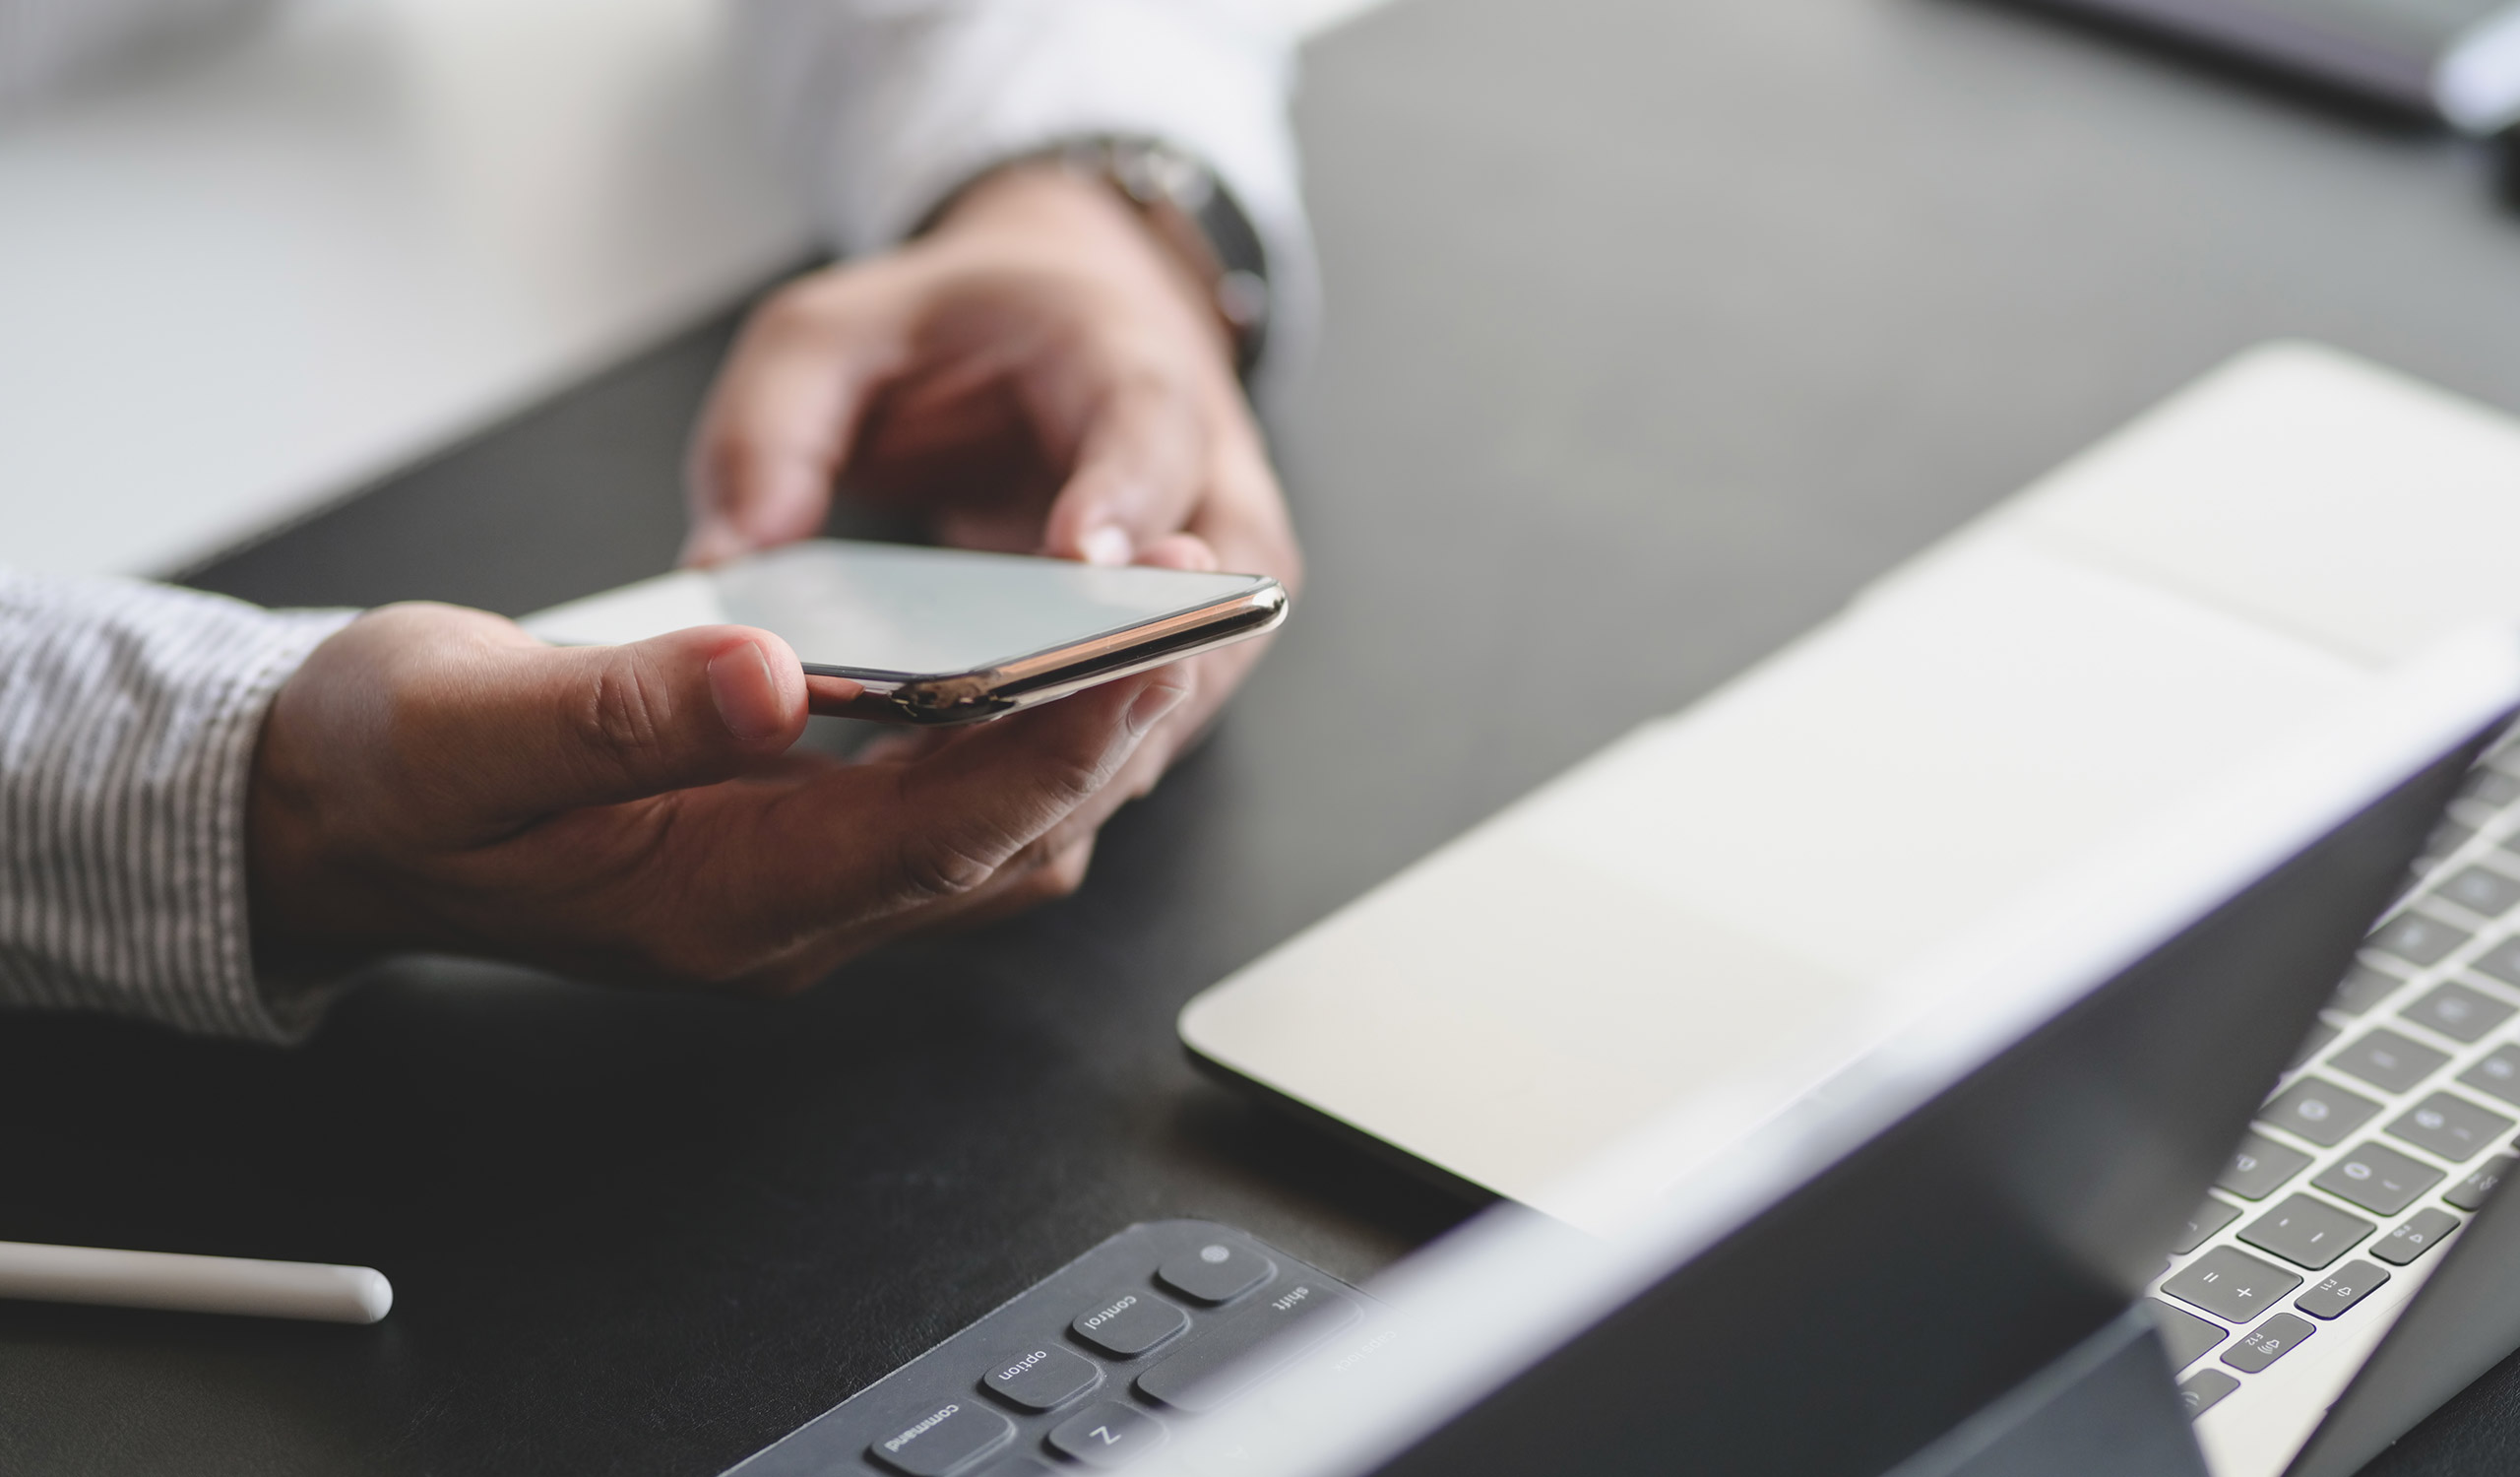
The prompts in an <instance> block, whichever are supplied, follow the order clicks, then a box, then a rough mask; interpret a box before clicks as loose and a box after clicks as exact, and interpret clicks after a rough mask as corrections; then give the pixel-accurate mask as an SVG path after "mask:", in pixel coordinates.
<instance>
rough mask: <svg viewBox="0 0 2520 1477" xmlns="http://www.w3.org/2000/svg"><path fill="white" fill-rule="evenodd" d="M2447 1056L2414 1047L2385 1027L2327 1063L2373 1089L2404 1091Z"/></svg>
mask: <svg viewBox="0 0 2520 1477" xmlns="http://www.w3.org/2000/svg"><path fill="white" fill-rule="evenodd" d="M2447 1060H2450V1059H2449V1058H2448V1057H2445V1056H2443V1055H2442V1054H2441V1053H2439V1052H2436V1051H2434V1050H2432V1048H2430V1047H2428V1046H2417V1045H2416V1044H2415V1043H2414V1042H2412V1041H2409V1040H2407V1039H2406V1038H2405V1037H2403V1036H2400V1035H2399V1034H2398V1033H2397V1032H2395V1031H2392V1030H2390V1029H2389V1028H2388V1027H2386V1026H2378V1027H2374V1028H2373V1029H2371V1030H2368V1031H2365V1032H2363V1033H2362V1035H2361V1036H2359V1037H2357V1038H2355V1041H2354V1044H2353V1045H2352V1046H2349V1047H2347V1048H2346V1049H2345V1050H2344V1051H2341V1052H2339V1053H2337V1054H2336V1055H2335V1056H2333V1057H2330V1058H2329V1059H2327V1064H2328V1065H2330V1066H2332V1067H2335V1068H2336V1069H2337V1070H2338V1071H2341V1072H2343V1073H2345V1074H2346V1075H2347V1076H2349V1077H2361V1078H2362V1080H2363V1081H2365V1082H2368V1083H2370V1084H2371V1085H2372V1086H2374V1087H2381V1088H2386V1089H2387V1090H2389V1091H2390V1092H2404V1091H2406V1090H2407V1089H2408V1088H2410V1087H2413V1086H2414V1085H2415V1084H2416V1083H2418V1082H2421V1081H2423V1080H2424V1079H2425V1078H2426V1077H2428V1076H2431V1075H2432V1073H2433V1071H2434V1070H2435V1069H2436V1068H2438V1067H2439V1066H2440V1065H2441V1063H2442V1062H2444V1061H2447Z"/></svg>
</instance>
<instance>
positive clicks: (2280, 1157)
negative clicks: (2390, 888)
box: [2151, 745, 2520, 1417]
mask: <svg viewBox="0 0 2520 1477" xmlns="http://www.w3.org/2000/svg"><path fill="white" fill-rule="evenodd" d="M2426 850H2427V852H2428V855H2427V856H2426V857H2425V860H2423V861H2422V862H2419V863H2418V864H2417V865H2416V877H2417V880H2416V882H2415V884H2414V886H2413V887H2412V888H2411V889H2410V890H2409V891H2408V892H2407V894H2406V895H2405V896H2404V897H2402V898H2400V899H2399V901H2398V902H2397V904H2396V905H2395V906H2394V907H2393V908H2392V910H2391V912H2390V914H2389V916H2388V917H2387V918H2386V919H2384V920H2383V921H2382V922H2381V924H2380V926H2379V927H2378V928H2376V929H2374V930H2372V931H2371V934H2370V937H2369V938H2368V939H2367V940H2365V943H2364V946H2363V949H2362V958H2361V960H2360V961H2359V962H2358V963H2357V964H2356V965H2355V967H2354V968H2353V970H2352V971H2351V972H2349V973H2348V974H2347V975H2346V977H2345V980H2344V982H2343V983H2342V984H2340V985H2339V986H2338V987H2337V990H2336V994H2335V995H2334V996H2332V997H2331V998H2330V999H2329V1000H2328V1002H2327V1006H2326V1008H2325V1009H2324V1010H2323V1011H2322V1012H2321V1018H2320V1021H2319V1024H2318V1025H2317V1027H2316V1028H2315V1029H2314V1030H2312V1032H2311V1033H2310V1037H2309V1039H2308V1040H2307V1041H2306V1042H2304V1043H2303V1044H2302V1047H2301V1050H2300V1051H2299V1053H2298V1054H2296V1055H2295V1057H2294V1059H2293V1064H2292V1065H2291V1066H2290V1067H2288V1068H2287V1069H2286V1071H2285V1074H2284V1077H2283V1079H2282V1080H2281V1081H2280V1082H2279V1083H2278V1084H2277V1088H2276V1091H2275V1092H2274V1093H2273V1095H2271V1096H2270V1097H2268V1098H2267V1100H2266V1103H2265V1106H2264V1107H2262V1108H2260V1109H2259V1110H2258V1113H2257V1122H2256V1124H2255V1125H2254V1126H2252V1127H2251V1128H2250V1130H2249V1132H2248V1133H2247V1134H2246V1135H2244V1136H2243V1137H2242V1138H2241V1140H2240V1143H2239V1146H2238V1147H2237V1148H2236V1149H2235V1150H2233V1153H2232V1157H2231V1159H2230V1160H2229V1161H2228V1162H2227V1163H2225V1165H2224V1166H2223V1172H2222V1174H2221V1175H2220V1176H2219V1177H2218V1178H2217V1179H2216V1180H2215V1182H2214V1189H2213V1191H2212V1192H2211V1193H2209V1194H2208V1195H2207V1196H2206V1198H2205V1203H2204V1204H2203V1205H2200V1206H2198V1207H2197V1210H2196V1212H2195V1214H2194V1215H2193V1216H2191V1217H2190V1218H2189V1220H2188V1223H2187V1228H2186V1231H2185V1233H2184V1234H2183V1235H2182V1236H2181V1237H2180V1238H2179V1241H2178V1244H2177V1247H2176V1248H2175V1254H2173V1256H2172V1257H2171V1260H2170V1265H2169V1267H2168V1268H2167V1269H2166V1270H2165V1271H2164V1273H2163V1275H2162V1277H2161V1279H2160V1280H2159V1281H2158V1282H2156V1283H2155V1284H2154V1286H2153V1289H2152V1300H2151V1310H2152V1313H2153V1316H2154V1318H2155V1321H2157V1322H2158V1323H2159V1324H2160V1325H2161V1329H2162V1337H2163V1342H2164V1344H2165V1345H2166V1346H2167V1347H2168V1348H2169V1349H2170V1354H2171V1362H2172V1365H2173V1367H2174V1368H2175V1369H2176V1370H2177V1371H2178V1374H2179V1386H2178V1387H2179V1393H2180V1395H2181V1397H2182V1398H2183V1399H2184V1400H2185V1401H2186V1403H2187V1409H2188V1414H2189V1415H2190V1416H2191V1417H2193V1416H2197V1415H2202V1414H2203V1413H2204V1412H2205V1411H2206V1410H2208V1409H2210V1408H2212V1407H2213V1406H2214V1405H2215V1403H2216V1402H2218V1401H2220V1400H2223V1399H2224V1398H2226V1397H2228V1396H2229V1395H2231V1394H2232V1393H2233V1392H2234V1391H2235V1390H2237V1389H2239V1388H2241V1387H2242V1385H2243V1384H2244V1383H2245V1382H2246V1381H2248V1380H2250V1379H2280V1378H2282V1368H2283V1365H2282V1361H2283V1360H2284V1358H2285V1356H2286V1355H2288V1354H2290V1353H2292V1352H2293V1350H2294V1349H2296V1348H2298V1347H2299V1346H2300V1345H2301V1344H2303V1343H2305V1342H2308V1341H2309V1340H2311V1339H2314V1338H2318V1337H2320V1336H2322V1335H2323V1334H2324V1335H2325V1336H2327V1337H2331V1338H2333V1337H2337V1336H2340V1335H2341V1334H2342V1333H2344V1332H2346V1331H2348V1330H2351V1329H2353V1328H2355V1327H2356V1326H2357V1323H2358V1321H2359V1320H2361V1319H2364V1318H2372V1317H2380V1316H2387V1315H2388V1313H2389V1312H2390V1311H2391V1310H2393V1309H2395V1308H2397V1307H2400V1306H2403V1298H2400V1297H2393V1298H2388V1299H2382V1300H2379V1301H2377V1302H2373V1301H2367V1300H2369V1299H2370V1295H2371V1294H2373V1293H2375V1292H2377V1291H2379V1290H2380V1289H2381V1288H2383V1287H2387V1286H2388V1285H2389V1284H2390V1283H2391V1281H2392V1280H2396V1281H2398V1282H2400V1283H2401V1284H2402V1285H2401V1286H2400V1288H2399V1289H2398V1291H2399V1292H2400V1293H2403V1292H2405V1291H2406V1287H2405V1286H2404V1285H2403V1284H2410V1283H2413V1282H2416V1281H2420V1280H2421V1279H2422V1278H2423V1277H2424V1276H2425V1275H2426V1274H2428V1273H2429V1272H2430V1270H2431V1260H2430V1257H2431V1253H2432V1251H2433V1249H2434V1248H2435V1247H2437V1246H2439V1245H2440V1243H2441V1242H2442V1241H2443V1240H2444V1239H2445V1238H2448V1237H2450V1236H2453V1235H2456V1234H2457V1232H2458V1230H2459V1227H2460V1226H2461V1225H2462V1224H2463V1223H2464V1221H2465V1219H2466V1217H2467V1215H2469V1214H2471V1213H2473V1212H2474V1211H2475V1210H2476V1209H2477V1208H2478V1207H2479V1206H2481V1205H2483V1204H2484V1203H2485V1202H2486V1199H2487V1197H2488V1195H2490V1194H2492V1193H2493V1190H2494V1188H2496V1187H2497V1186H2499V1185H2500V1184H2501V1183H2502V1181H2503V1179H2504V1178H2505V1177H2507V1176H2508V1175H2509V1174H2510V1173H2511V1171H2512V1170H2513V1168H2514V1167H2515V1166H2520V1157H2515V1153H2520V1142H2515V1141H2514V1138H2513V1135H2514V1131H2515V1129H2520V745H2513V746H2507V747H2505V748H2504V749H2503V750H2502V751H2500V752H2499V753H2497V754H2496V755H2495V756H2494V757H2493V758H2492V760H2490V761H2489V762H2488V764H2487V765H2485V766H2483V767H2481V768H2480V769H2478V770H2477V772H2476V773H2475V774H2474V775H2472V776H2471V777H2470V779H2469V783H2468V785H2467V788H2466V789H2465V791H2463V792H2462V794H2461V796H2460V798H2459V800H2458V801H2457V803H2454V804H2453V805H2452V807H2451V812H2450V816H2449V818H2448V819H2447V820H2445V821H2444V822H2443V823H2442V825H2441V827H2440V829H2438V830H2437V831H2435V832H2434V833H2433V836H2432V840H2431V841H2430V843H2429V844H2428V846H2427V848H2426ZM2383 1304H2385V1305H2386V1306H2385V1307H2383V1306H2382V1305H2383Z"/></svg>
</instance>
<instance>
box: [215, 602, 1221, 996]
mask: <svg viewBox="0 0 2520 1477" xmlns="http://www.w3.org/2000/svg"><path fill="white" fill-rule="evenodd" d="M1194 683H1195V678H1194V677H1192V676H1191V674H1189V673H1188V672H1187V671H1185V670H1184V669H1183V668H1179V667H1175V668H1172V669H1167V670H1166V671H1162V672H1156V673H1150V674H1145V675H1142V676H1138V677H1134V678H1130V679H1127V680H1123V681H1117V682H1112V683H1109V684H1106V685H1104V686H1102V687H1098V688H1095V689H1093V690H1091V691H1088V692H1085V693H1081V694H1079V695H1077V696H1075V697H1072V698H1068V699H1066V700H1064V701H1061V702H1057V703H1053V704H1050V705H1048V706H1046V707H1043V708H1040V709H1037V710H1034V711H1031V712H1026V713H1020V714H1017V715H1015V716H1013V717H1010V718H1007V719H1003V720H1000V721H998V722H996V723H992V724H989V725H987V726H985V727H984V728H982V729H980V730H978V731H976V732H972V733H970V734H967V735H965V736H963V737H961V738H958V739H957V740H956V741H954V742H951V743H947V744H941V745H935V746H932V747H931V748H929V749H928V750H926V751H925V752H923V753H921V754H920V755H918V756H917V757H914V758H911V759H907V760H895V761H870V762H861V763H853V764H851V763H842V762H840V761H838V760H832V759H827V758H823V757H821V756H818V755H811V754H791V753H789V752H788V747H789V745H790V744H792V743H793V742H794V741H795V739H796V738H797V737H798V735H800V734H801V733H802V732H803V730H804V725H805V711H806V693H805V678H804V675H803V674H802V672H801V670H800V669H799V667H798V665H797V661H796V657H795V654H794V653H793V652H791V651H789V650H788V646H787V644H786V643H785V642H783V641H781V640H780V639H779V638H778V637H777V636H774V635H771V634H769V633H768V632H766V631H759V630H753V629H749V628H747V627H743V626H703V627H700V628H697V629H693V630H687V631H679V632H676V633H674V634H672V635H669V636H660V637H658V638H656V639H654V640H651V641H643V642H640V643H638V644H637V645H634V646H621V647H586V648H576V649H568V648H553V647H546V646H544V645H542V644H541V643H539V642H537V641H536V640H535V639H534V638H532V637H530V636H528V635H526V634H525V633H524V632H523V631H521V630H519V629H518V628H517V627H516V626H515V625H513V624H511V623H510V622H508V621H505V620H502V619H500V618H499V617H497V616H495V615H487V614H483V613H482V612H480V611H477V610H458V609H455V608H452V607H446V606H392V607H387V608H385V609H383V610H376V611H372V612H370V613H369V614H367V615H364V616H362V617H360V618H359V619H357V620H355V621H353V622H351V623H350V624H349V625H348V626H347V627H346V628H345V629H343V630H342V631H341V632H340V633H339V634H337V635H335V636H334V637H333V638H332V639H331V640H329V641H327V642H325V643H324V644H323V645H322V646H320V647H318V648H317V649H316V651H315V653H314V655H313V656H312V657H311V658H309V659H308V661H307V662H306V664H305V666H304V667H302V668H300V669H299V671H298V672H297V673H296V674H294V675H293V676H292V677H290V679H289V680H288V682H287V684H286V685H285V686H284V687H283V688H282V689H281V692H280V695H279V697H278V699H277V700H276V701H275V702H274V704H273V707H272V712H271V715H270V717H269V718H268V719H267V720H266V722H265V724H264V728H263V735H262V741H261V745H260V747H259V748H258V750H257V751H256V755H255V763H254V774H253V781H252V788H251V794H250V796H249V800H248V822H247V824H248V831H247V851H248V861H249V867H250V872H251V889H252V893H251V895H252V908H253V930H254V938H255V952H256V955H257V959H258V962H259V963H260V964H261V965H262V966H263V967H264V968H265V969H266V970H269V971H271V972H273V973H275V974H279V975H281V976H283V977H287V976H290V975H312V974H317V973H325V972H330V971H333V970H337V969H340V968H342V967H344V966H347V965H348V964H352V963H355V962H357V961H359V960H361V959H364V958H367V957H372V956H374V955H378V954H382V953H385V952H390V951H394V950H403V949H442V950H448V951H456V952H465V953H473V954H481V955H487V956H492V957H499V958H508V959H517V960H521V961H525V962H528V963H534V964H541V965H546V966H549V967H553V968H559V969H565V970H570V971H575V972H582V973H592V974H595V975H599V976H602V977H608V978H614V979H630V980H653V981H662V982H680V983H698V984H706V985H715V986H724V987H728V988H732V989H737V990H743V991H748V992H771V993H777V992H786V991H791V990H796V989H801V988H802V987H804V986H805V985H807V984H810V983H812V982H813V981H814V980H816V979H818V978H820V977H821V976H822V975H823V974H824V973H826V972H827V971H828V970H830V969H831V967H832V966H833V965H835V964H837V963H838V962H839V961H840V960H841V959H843V958H845V957H847V956H848V955H850V954H851V953H854V952H857V951H858V950H860V949H863V948H866V947H868V946H870V945H872V944H874V943H877V942H880V941H881V940H883V939H884V938H887V937H889V936H892V935H893V934H896V933H899V932H902V931H907V930H910V929H913V928H916V927H921V926H925V925H928V924H933V923H938V922H943V921H946V920H949V919H971V918H976V917H981V916H987V915H990V914H993V913H996V912H1001V911H1005V910H1007V909H1011V908H1014V907H1020V906H1022V905H1024V904H1026V903H1028V902H1031V901H1034V900H1036V899H1039V898H1040V897H1043V896H1047V895H1051V894H1055V893H1057V892H1061V891H1065V890H1067V889H1069V888H1072V887H1073V886H1075V884H1076V882H1077V880H1078V878H1079V877H1081V875H1082V872H1083V867H1084V861H1085V856H1086V853H1087V850H1088V848H1089V847H1090V845H1091V838H1092V835H1093V832H1094V830H1095V828H1096V827H1098V826H1100V825H1101V824H1102V822H1103V819H1104V818H1106V817H1107V816H1108V815H1109V813H1110V811H1111V810H1112V809H1113V808H1115V807H1116V806H1118V805H1119V804H1120V803H1122V802H1123V801H1125V800H1126V799H1128V798H1129V796H1130V794H1131V793H1132V792H1131V791H1130V790H1129V788H1128V787H1127V784H1126V783H1125V780H1124V773H1125V771H1127V770H1128V768H1129V761H1130V759H1131V756H1132V755H1133V754H1134V753H1135V752H1136V751H1137V749H1138V748H1139V747H1140V746H1141V744H1142V743H1143V742H1144V741H1145V740H1146V738H1147V737H1148V736H1149V734H1150V733H1152V732H1154V731H1156V730H1158V729H1160V728H1161V726H1162V723H1163V720H1164V718H1165V716H1166V714H1168V713H1170V712H1171V711H1172V710H1173V709H1174V708H1175V707H1177V706H1179V705H1180V703H1181V702H1182V700H1183V699H1184V698H1186V697H1187V696H1189V695H1190V692H1191V689H1192V687H1193V685H1194Z"/></svg>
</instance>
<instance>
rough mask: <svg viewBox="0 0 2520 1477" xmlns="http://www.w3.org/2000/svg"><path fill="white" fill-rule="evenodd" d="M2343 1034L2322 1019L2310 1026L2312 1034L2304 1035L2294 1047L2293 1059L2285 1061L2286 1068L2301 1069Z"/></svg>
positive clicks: (2288, 1069) (2289, 1069)
mask: <svg viewBox="0 0 2520 1477" xmlns="http://www.w3.org/2000/svg"><path fill="white" fill-rule="evenodd" d="M2343 1034H2344V1033H2343V1032H2341V1031H2339V1030H2337V1028H2336V1027H2334V1026H2331V1025H2329V1024H2328V1023H2327V1022H2326V1021H2320V1022H2319V1023H2318V1024H2317V1025H2314V1026H2312V1027H2310V1034H2309V1035H2307V1036H2304V1037H2302V1038H2301V1044H2300V1045H2299V1046H2298V1047H2296V1048H2294V1049H2293V1060H2290V1061H2287V1062H2285V1063H2284V1069H2285V1070H2286V1071H2288V1072H2297V1071H2299V1070H2300V1069H2301V1067H2302V1066H2303V1065H2304V1064H2305V1063H2306V1062H2308V1061H2309V1060H2310V1059H2311V1058H2312V1057H2315V1056H2317V1055H2318V1054H2319V1053H2321V1052H2324V1051H2326V1050H2327V1049H2328V1046H2329V1044H2330V1043H2332V1042H2334V1041H2335V1040H2336V1038H2337V1037H2339V1036H2341V1035H2343Z"/></svg>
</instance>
